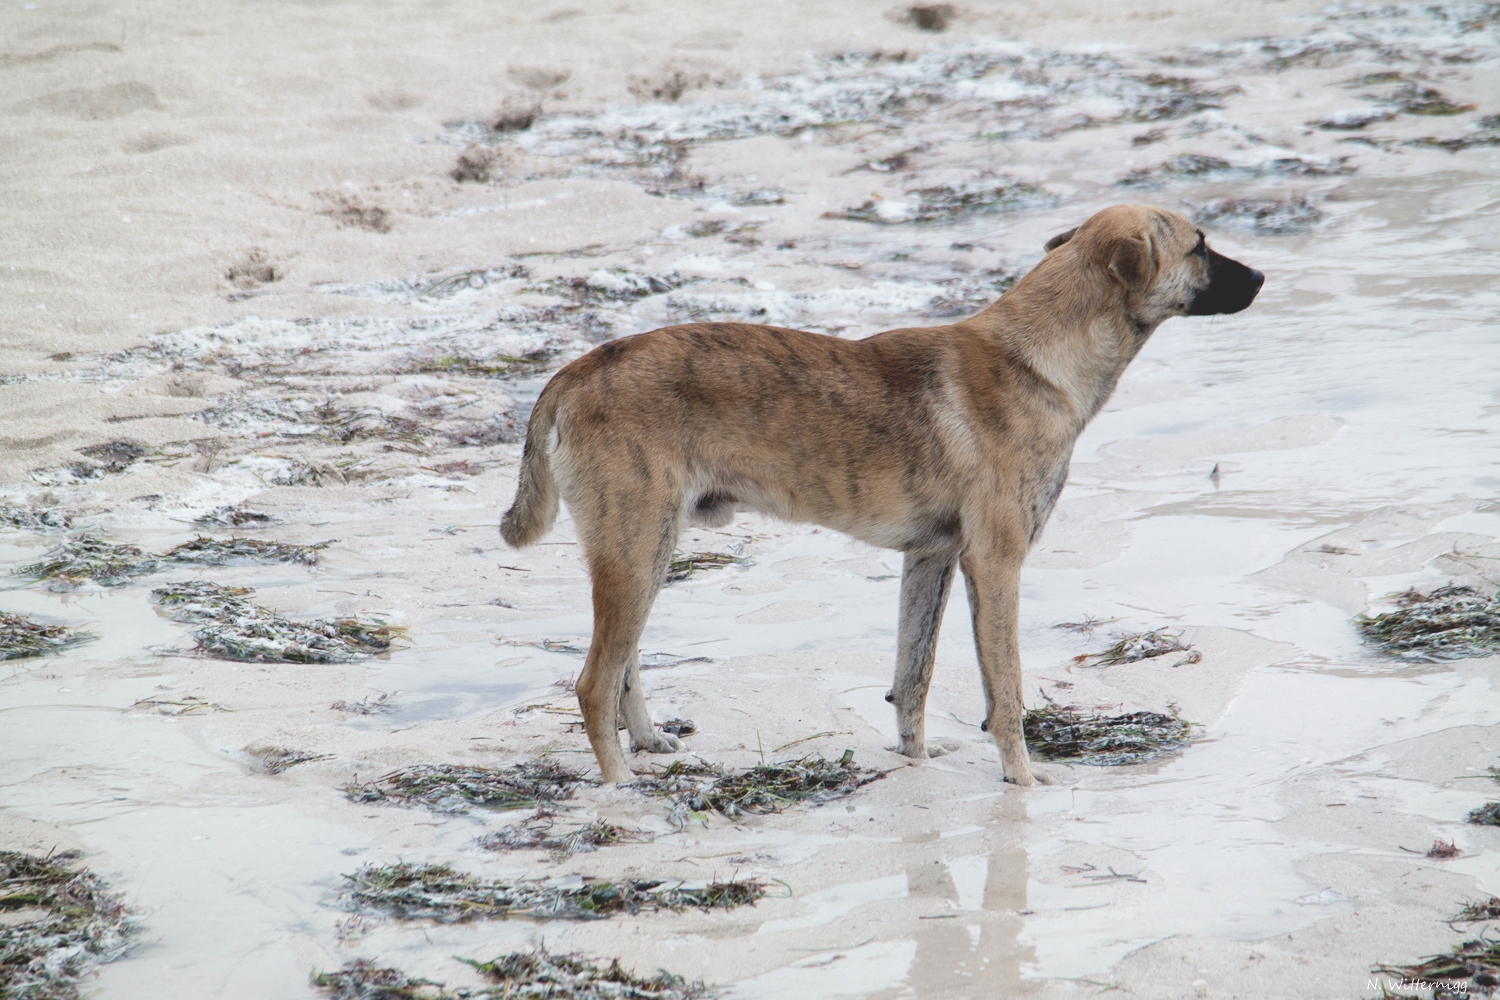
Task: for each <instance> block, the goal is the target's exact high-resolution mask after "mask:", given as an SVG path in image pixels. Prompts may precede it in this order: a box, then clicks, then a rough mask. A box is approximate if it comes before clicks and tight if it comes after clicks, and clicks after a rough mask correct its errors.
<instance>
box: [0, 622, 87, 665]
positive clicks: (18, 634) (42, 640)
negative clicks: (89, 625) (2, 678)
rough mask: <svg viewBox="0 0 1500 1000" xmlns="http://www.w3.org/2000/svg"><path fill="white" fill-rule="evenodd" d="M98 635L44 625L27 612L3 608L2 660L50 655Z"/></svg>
mask: <svg viewBox="0 0 1500 1000" xmlns="http://www.w3.org/2000/svg"><path fill="white" fill-rule="evenodd" d="M97 638H98V636H96V635H93V634H92V633H89V632H79V631H77V630H76V629H71V628H68V627H66V626H64V625H43V624H42V623H41V622H39V621H35V620H33V619H31V618H28V617H26V616H25V615H18V614H12V613H10V612H8V611H0V660H21V659H25V658H26V657H29V656H50V655H51V654H53V653H60V652H62V651H63V650H64V649H67V648H68V647H70V646H76V645H78V644H79V643H81V642H88V641H90V640H91V639H97Z"/></svg>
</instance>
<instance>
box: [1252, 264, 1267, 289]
mask: <svg viewBox="0 0 1500 1000" xmlns="http://www.w3.org/2000/svg"><path fill="white" fill-rule="evenodd" d="M1265 283H1266V276H1265V275H1264V274H1262V273H1260V272H1259V271H1257V270H1256V269H1255V268H1253V267H1252V268H1251V269H1250V287H1252V288H1254V289H1255V290H1256V291H1257V292H1258V291H1260V286H1261V285H1264V284H1265Z"/></svg>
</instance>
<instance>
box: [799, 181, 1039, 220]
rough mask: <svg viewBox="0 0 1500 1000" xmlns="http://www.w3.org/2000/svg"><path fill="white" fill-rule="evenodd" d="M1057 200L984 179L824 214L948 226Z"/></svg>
mask: <svg viewBox="0 0 1500 1000" xmlns="http://www.w3.org/2000/svg"><path fill="white" fill-rule="evenodd" d="M1054 201H1056V199H1055V198H1054V197H1053V196H1052V195H1050V194H1048V193H1047V191H1046V190H1045V189H1043V188H1042V187H1040V186H1038V185H1036V184H1028V183H1025V182H1023V181H1018V180H1015V179H1013V178H1005V177H1000V178H983V179H981V180H977V181H970V182H967V183H960V184H944V185H941V186H938V187H929V188H917V189H914V190H911V191H907V192H906V193H905V195H904V198H903V199H901V200H897V199H880V198H872V199H870V200H869V201H866V202H865V203H864V204H862V205H859V206H857V207H855V208H847V209H844V210H843V211H842V212H825V213H824V214H823V218H825V219H848V220H850V221H853V222H879V223H886V224H895V223H903V222H917V223H929V222H931V223H945V224H951V223H955V222H959V221H961V220H963V219H966V218H968V217H970V216H972V215H982V214H987V213H991V212H1013V211H1016V210H1018V209H1023V208H1040V207H1043V206H1045V205H1050V204H1052V203H1053V202H1054Z"/></svg>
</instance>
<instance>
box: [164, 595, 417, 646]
mask: <svg viewBox="0 0 1500 1000" xmlns="http://www.w3.org/2000/svg"><path fill="white" fill-rule="evenodd" d="M252 593H254V591H252V590H251V589H250V588H248V587H225V586H221V585H220V584H217V583H209V582H206V581H193V582H188V583H174V584H170V585H168V586H165V587H158V588H156V589H155V590H153V591H152V592H151V596H152V597H154V598H155V599H156V601H157V603H159V604H161V605H162V606H163V607H166V608H170V609H172V610H171V617H172V620H173V621H177V622H183V623H185V624H191V625H196V626H197V628H195V629H193V631H192V635H193V638H194V639H196V640H197V641H198V647H197V648H198V650H199V651H200V652H203V653H206V654H207V655H209V656H213V657H217V658H219V659H223V660H238V661H240V662H245V663H350V662H353V661H355V660H361V659H364V658H365V657H366V656H368V655H370V654H371V653H382V652H385V651H386V650H388V649H390V648H391V643H392V641H393V640H394V639H396V638H397V637H399V636H401V635H402V634H404V631H405V630H404V629H401V628H398V627H395V626H392V625H388V624H386V623H385V622H383V621H379V620H369V621H362V620H360V619H357V618H333V619H311V620H308V621H292V620H291V619H288V618H283V617H281V616H280V615H278V614H276V613H275V612H274V611H270V610H267V609H266V608H262V607H260V606H258V605H255V604H251V603H250V602H249V601H248V600H246V598H247V597H249V595H250V594H252Z"/></svg>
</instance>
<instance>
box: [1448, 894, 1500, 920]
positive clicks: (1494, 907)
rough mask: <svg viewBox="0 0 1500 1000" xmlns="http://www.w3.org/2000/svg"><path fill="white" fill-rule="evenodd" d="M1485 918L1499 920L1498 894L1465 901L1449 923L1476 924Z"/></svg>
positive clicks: (1499, 898) (1499, 904) (1499, 897)
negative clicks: (1487, 897)
mask: <svg viewBox="0 0 1500 1000" xmlns="http://www.w3.org/2000/svg"><path fill="white" fill-rule="evenodd" d="M1486 920H1500V896H1491V897H1490V898H1489V899H1479V900H1474V901H1472V902H1468V903H1465V904H1464V905H1463V909H1461V910H1459V911H1458V915H1457V916H1455V917H1453V918H1452V919H1450V920H1449V921H1448V923H1450V924H1477V923H1480V922H1482V921H1486Z"/></svg>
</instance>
